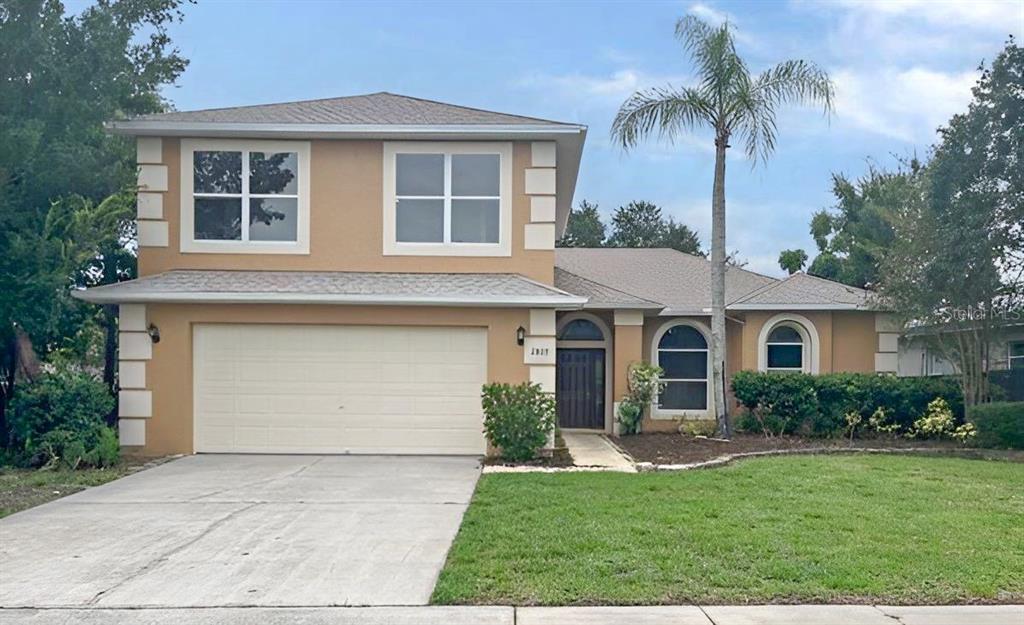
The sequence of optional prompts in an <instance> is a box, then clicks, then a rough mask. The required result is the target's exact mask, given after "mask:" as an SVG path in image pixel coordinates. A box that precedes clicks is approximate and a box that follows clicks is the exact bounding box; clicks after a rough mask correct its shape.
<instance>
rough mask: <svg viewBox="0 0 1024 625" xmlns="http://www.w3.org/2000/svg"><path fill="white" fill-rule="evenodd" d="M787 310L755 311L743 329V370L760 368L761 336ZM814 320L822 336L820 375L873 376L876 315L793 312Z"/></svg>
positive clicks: (749, 313) (839, 312) (866, 313)
mask: <svg viewBox="0 0 1024 625" xmlns="http://www.w3.org/2000/svg"><path fill="white" fill-rule="evenodd" d="M784 312H787V311H767V312H765V311H752V312H748V313H746V315H745V322H746V323H745V324H744V326H743V358H742V368H743V369H750V370H756V369H757V353H758V336H759V335H760V333H761V329H762V328H763V327H764V325H765V323H766V322H767V321H768V320H769V319H771V318H772V317H775V316H776V315H778V314H780V313H784ZM792 312H793V314H794V315H800V316H802V317H805V318H807V319H808V320H810V322H811V323H812V324H814V328H815V330H816V331H817V333H818V340H819V354H818V373H833V372H851V373H873V372H874V371H875V352H876V351H877V348H878V334H877V332H876V330H875V313H873V312H863V311H834V312H833V311H792Z"/></svg>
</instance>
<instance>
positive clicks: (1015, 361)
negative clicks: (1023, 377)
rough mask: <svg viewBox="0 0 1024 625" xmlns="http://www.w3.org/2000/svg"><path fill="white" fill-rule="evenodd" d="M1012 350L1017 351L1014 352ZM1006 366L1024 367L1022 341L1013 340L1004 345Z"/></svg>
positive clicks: (1023, 345)
mask: <svg viewBox="0 0 1024 625" xmlns="http://www.w3.org/2000/svg"><path fill="white" fill-rule="evenodd" d="M1014 352H1017V353H1016V354H1015V353H1014ZM1006 355H1007V366H1008V368H1010V369H1024V341H1013V342H1011V343H1009V344H1008V345H1007V346H1006Z"/></svg>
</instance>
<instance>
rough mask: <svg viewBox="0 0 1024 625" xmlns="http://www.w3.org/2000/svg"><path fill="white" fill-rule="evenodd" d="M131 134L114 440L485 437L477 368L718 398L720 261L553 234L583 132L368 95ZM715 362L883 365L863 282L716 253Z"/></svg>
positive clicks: (570, 413)
mask: <svg viewBox="0 0 1024 625" xmlns="http://www.w3.org/2000/svg"><path fill="white" fill-rule="evenodd" d="M108 129H109V130H110V131H111V132H113V133H118V134H123V135H132V136H136V137H137V138H138V163H139V197H138V243H139V276H140V277H139V278H138V279H137V280H132V281H129V282H124V283H120V284H116V285H110V286H102V287H96V288H92V289H89V290H87V291H77V292H76V293H75V295H76V296H77V297H79V298H81V299H83V300H86V301H90V302H96V303H104V304H117V305H120V309H121V314H120V320H121V321H120V323H121V328H120V329H121V333H120V352H119V358H120V368H119V383H120V387H121V390H120V394H119V399H120V402H119V412H120V417H121V418H120V428H119V429H120V436H121V443H122V445H125V446H128V447H132V448H135V449H136V450H138V451H140V452H142V453H145V454H169V453H193V452H266V453H295V452H311V453H435V454H441V453H445V454H479V453H483V452H484V451H485V441H484V438H483V435H482V433H481V422H482V416H481V408H480V386H481V384H483V383H484V382H486V381H501V382H513V383H515V382H525V381H532V382H535V383H538V384H540V385H541V386H542V387H543V388H544V389H546V390H548V391H551V392H554V393H556V398H557V401H558V407H559V420H560V423H561V425H562V426H563V427H578V428H590V429H598V430H604V431H611V430H612V423H613V419H612V415H613V413H614V404H615V402H616V400H617V399H619V398H621V397H622V395H623V394H624V393H625V391H626V375H627V368H628V366H629V365H630V363H632V362H636V361H639V360H645V359H646V360H651V361H653V362H656V363H658V364H659V365H661V366H662V367H663V368H664V369H665V377H666V382H667V387H666V389H665V391H664V392H663V393H662V395H661V397H660V398H659V401H658V403H657V405H656V406H654V407H653V410H652V414H651V419H649V420H648V422H647V423H645V429H647V430H657V429H670V428H673V427H675V422H676V420H677V419H679V418H713V416H714V415H713V413H712V409H711V408H710V406H711V403H712V402H711V401H710V400H709V397H710V392H711V388H712V385H713V384H714V382H713V381H712V380H711V379H710V367H709V363H708V345H709V342H710V332H709V329H708V328H709V324H708V320H709V313H710V291H709V284H710V267H709V264H708V262H707V261H706V260H705V259H703V258H697V257H693V256H688V255H685V254H681V253H678V252H675V251H672V250H662V249H595V250H590V249H559V250H555V248H554V244H555V240H556V238H557V237H558V236H560V235H561V233H562V231H563V230H564V228H565V225H566V221H567V219H568V215H569V210H570V205H571V202H572V198H573V191H574V187H575V184H576V176H577V172H578V168H579V163H580V156H581V152H582V147H583V141H584V139H585V136H586V128H585V127H583V126H580V125H577V124H567V123H560V122H552V121H547V120H542V119H535V118H530V117H521V116H516V115H507V114H502V113H492V112H488V111H481V110H477V109H471V108H465V107H459V106H452V105H448V104H442V103H438V102H432V101H427V100H421V99H416V98H409V97H403V96H397V95H393V94H388V93H378V94H372V95H365V96H354V97H347V98H334V99H326V100H315V101H306V102H295V103H287V104H273V105H263V106H249V107H238V108H225V109H214V110H206V111H195V112H175V113H167V114H163V115H152V116H146V117H141V118H136V119H132V120H128V121H116V122H110V123H109V124H108ZM727 294H728V301H729V310H728V315H729V323H728V345H729V347H728V364H729V371H730V373H731V372H735V371H738V370H740V369H762V370H787V371H788V370H794V371H795V370H800V371H807V372H811V373H817V372H828V371H867V372H870V371H888V372H894V371H895V370H896V353H895V352H896V343H897V340H896V339H897V335H896V334H894V333H893V332H892V330H893V328H892V327H891V326H890V325H888V324H889V322H888V321H887V318H886V317H884V316H882V315H876V314H875V313H874V312H873V311H872V310H871V307H870V305H869V303H868V300H867V295H868V294H867V293H866V292H865V291H862V290H859V289H853V288H850V287H845V286H843V285H839V284H837V283H834V282H829V281H825V280H821V279H818V278H812V277H810V276H807V275H805V274H795V275H793V276H790V277H789V278H787V279H785V280H776V279H773V278H769V277H766V276H761V275H758V274H755V273H752V272H749V271H745V270H742V269H736V268H732V269H730V270H729V272H728V287H727Z"/></svg>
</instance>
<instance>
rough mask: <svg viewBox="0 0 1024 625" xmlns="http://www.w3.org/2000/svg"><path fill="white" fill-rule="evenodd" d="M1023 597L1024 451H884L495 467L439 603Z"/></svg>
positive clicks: (443, 581) (466, 524)
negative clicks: (685, 465)
mask: <svg viewBox="0 0 1024 625" xmlns="http://www.w3.org/2000/svg"><path fill="white" fill-rule="evenodd" d="M973 600H979V601H998V602H1020V601H1021V600H1024V464H1016V463H1010V462H997V461H996V462H994V461H981V460H963V459H950V458H926V457H885V456H801V457H788V458H766V459H758V460H749V461H745V462H742V463H738V464H735V465H732V466H728V467H725V468H721V469H713V470H703V471H688V472H679V473H646V474H639V475H629V474H616V473H561V474H539V473H533V474H491V475H485V476H483V478H482V479H481V480H480V483H479V486H478V487H477V491H476V495H475V496H474V499H473V503H472V505H471V506H470V507H469V510H468V511H467V513H466V516H465V519H464V520H463V523H462V528H461V529H460V530H459V534H458V537H457V538H456V540H455V544H454V545H453V546H452V549H451V551H450V552H449V554H448V562H447V564H446V566H445V568H444V571H443V572H442V573H441V577H440V579H439V581H438V583H437V586H436V588H435V590H434V597H433V601H434V602H435V603H442V604H453V603H456V604H457V603H478V604H479V603H499V604H517V605H527V604H547V605H565V604H659V603H687V602H703V603H747V602H750V603H762V602H797V601H804V602H846V601H849V602H867V601H880V602H891V603H959V602H965V601H973Z"/></svg>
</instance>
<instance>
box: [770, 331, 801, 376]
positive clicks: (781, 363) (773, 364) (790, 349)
mask: <svg viewBox="0 0 1024 625" xmlns="http://www.w3.org/2000/svg"><path fill="white" fill-rule="evenodd" d="M765 347H766V350H767V365H768V366H767V369H768V371H778V372H787V371H797V372H799V371H805V370H806V363H807V360H806V347H807V346H806V341H805V340H804V335H803V332H801V331H800V328H799V327H798V326H797V325H796V324H794V323H791V322H784V323H780V324H779V325H777V326H775V327H774V328H772V331H771V332H769V333H768V340H767V341H766V346H765Z"/></svg>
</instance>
